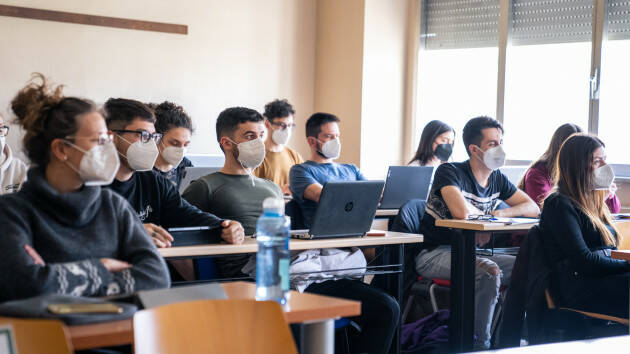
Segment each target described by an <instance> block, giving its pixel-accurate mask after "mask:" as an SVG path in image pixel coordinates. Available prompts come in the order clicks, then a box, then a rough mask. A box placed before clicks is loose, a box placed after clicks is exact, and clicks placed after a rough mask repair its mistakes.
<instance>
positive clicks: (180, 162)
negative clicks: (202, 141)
mask: <svg viewBox="0 0 630 354" xmlns="http://www.w3.org/2000/svg"><path fill="white" fill-rule="evenodd" d="M152 109H153V112H154V113H155V131H156V132H158V133H160V134H162V139H161V140H160V143H159V144H158V151H159V152H160V154H159V155H158V157H157V159H156V160H155V165H154V167H153V172H155V173H156V174H158V175H162V176H164V177H166V179H168V180H169V181H171V183H173V185H174V186H175V188H176V189H177V190H179V185H180V184H181V182H182V178H184V169H185V168H186V167H192V165H193V164H192V162H190V160H189V159H187V158H186V157H184V155H186V151H187V150H188V145H190V137H191V136H192V133H193V127H192V120H191V119H190V117H189V116H188V114H187V113H186V111H184V108H183V107H182V106H178V105H176V104H175V103H173V102H169V101H164V102H162V103H160V104H159V105H157V106H155V107H154V108H152Z"/></svg>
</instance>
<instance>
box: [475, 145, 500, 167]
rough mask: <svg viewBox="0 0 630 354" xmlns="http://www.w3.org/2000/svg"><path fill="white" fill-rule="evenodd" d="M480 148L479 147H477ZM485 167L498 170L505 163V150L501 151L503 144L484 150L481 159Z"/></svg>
mask: <svg viewBox="0 0 630 354" xmlns="http://www.w3.org/2000/svg"><path fill="white" fill-rule="evenodd" d="M479 149H480V150H481V148H479ZM481 161H482V162H483V164H484V165H486V167H488V168H489V169H491V170H493V171H494V170H498V169H499V168H501V167H503V165H505V151H503V145H498V146H495V147H493V148H490V149H488V150H486V151H485V152H484V153H483V160H481Z"/></svg>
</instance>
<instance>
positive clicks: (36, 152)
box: [11, 73, 96, 167]
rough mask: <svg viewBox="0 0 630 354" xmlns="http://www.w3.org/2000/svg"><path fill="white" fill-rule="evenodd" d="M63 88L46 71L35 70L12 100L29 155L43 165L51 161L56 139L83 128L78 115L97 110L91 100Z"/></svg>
mask: <svg viewBox="0 0 630 354" xmlns="http://www.w3.org/2000/svg"><path fill="white" fill-rule="evenodd" d="M40 80H41V83H37V81H40ZM62 91H63V86H61V85H59V86H55V87H51V86H49V85H48V83H47V82H46V78H45V77H44V75H42V74H40V73H34V74H33V75H32V78H31V81H30V82H29V84H27V85H26V86H25V87H24V88H23V89H21V90H20V91H19V92H18V93H17V95H16V96H15V98H13V100H12V101H11V110H12V111H13V113H15V115H16V117H17V119H16V123H18V124H20V125H21V126H22V127H23V128H24V130H25V131H26V133H25V134H24V139H23V144H24V150H25V151H26V155H27V156H28V158H29V159H30V160H31V162H33V163H34V164H36V165H38V166H40V167H46V166H47V165H48V163H49V162H50V144H51V143H52V141H53V140H55V139H64V138H65V137H66V136H68V135H73V134H75V133H76V132H77V130H79V124H78V121H77V118H78V117H79V116H81V115H83V114H86V113H90V112H95V110H96V107H95V106H94V104H93V103H92V102H91V101H88V100H84V99H80V98H76V97H63V92H62Z"/></svg>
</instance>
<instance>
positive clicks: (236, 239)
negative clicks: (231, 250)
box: [221, 220, 245, 245]
mask: <svg viewBox="0 0 630 354" xmlns="http://www.w3.org/2000/svg"><path fill="white" fill-rule="evenodd" d="M221 226H222V227H223V230H222V231H221V238H222V239H223V240H224V241H225V242H227V243H231V244H235V245H240V244H241V243H243V240H245V230H244V229H243V226H242V225H241V223H240V222H238V221H234V220H224V221H223V222H222V223H221Z"/></svg>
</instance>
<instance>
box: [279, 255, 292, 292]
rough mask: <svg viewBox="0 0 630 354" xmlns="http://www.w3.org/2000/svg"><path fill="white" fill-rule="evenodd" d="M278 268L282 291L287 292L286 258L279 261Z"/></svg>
mask: <svg viewBox="0 0 630 354" xmlns="http://www.w3.org/2000/svg"><path fill="white" fill-rule="evenodd" d="M278 266H279V267H278V268H279V269H278V273H280V281H281V284H282V291H289V260H288V259H286V258H283V259H280V262H279V264H278Z"/></svg>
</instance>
